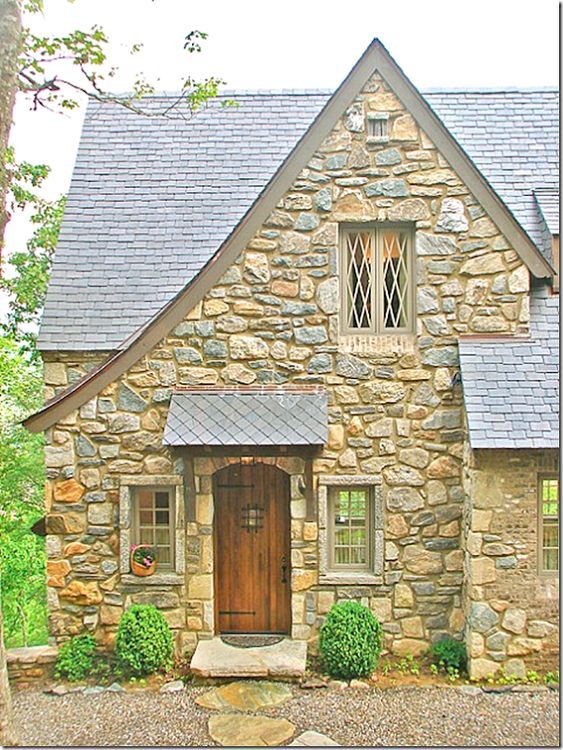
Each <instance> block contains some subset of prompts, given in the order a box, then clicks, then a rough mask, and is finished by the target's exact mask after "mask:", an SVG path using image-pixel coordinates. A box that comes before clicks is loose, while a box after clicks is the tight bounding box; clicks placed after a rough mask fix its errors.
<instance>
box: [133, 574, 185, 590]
mask: <svg viewBox="0 0 563 750" xmlns="http://www.w3.org/2000/svg"><path fill="white" fill-rule="evenodd" d="M121 583H123V584H126V585H129V586H182V585H183V584H184V576H182V575H178V573H174V572H172V571H170V573H153V575H152V576H134V575H132V574H128V573H125V574H122V575H121Z"/></svg>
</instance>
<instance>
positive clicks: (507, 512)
mask: <svg viewBox="0 0 563 750" xmlns="http://www.w3.org/2000/svg"><path fill="white" fill-rule="evenodd" d="M546 472H549V473H551V474H553V475H556V476H558V475H559V455H558V451H556V450H549V451H535V450H534V451H523V450H512V451H508V450H488V451H484V450H479V451H476V453H475V456H474V460H473V462H472V466H471V468H470V469H469V472H468V473H469V481H470V482H471V486H470V488H468V490H469V494H470V496H471V501H472V502H471V508H470V512H469V514H468V519H469V521H468V534H467V541H466V548H467V580H468V584H467V595H468V597H467V605H468V618H467V642H468V646H469V652H470V657H471V660H470V661H471V674H472V675H474V676H477V677H481V676H487V675H489V674H491V673H496V672H497V670H498V668H499V667H500V666H501V665H503V667H504V669H505V671H506V672H507V673H509V674H515V675H518V676H524V674H525V672H526V670H527V669H542V670H544V669H553V670H555V669H557V668H558V662H559V575H558V573H540V572H539V553H540V551H541V550H540V549H538V543H539V544H540V545H541V540H538V513H539V500H538V497H539V496H538V483H539V476H541V474H545V473H546Z"/></svg>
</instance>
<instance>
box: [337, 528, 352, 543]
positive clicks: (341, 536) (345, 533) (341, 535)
mask: <svg viewBox="0 0 563 750" xmlns="http://www.w3.org/2000/svg"><path fill="white" fill-rule="evenodd" d="M334 543H335V544H336V545H348V544H350V529H349V528H348V527H346V528H345V529H338V530H337V531H335V532H334Z"/></svg>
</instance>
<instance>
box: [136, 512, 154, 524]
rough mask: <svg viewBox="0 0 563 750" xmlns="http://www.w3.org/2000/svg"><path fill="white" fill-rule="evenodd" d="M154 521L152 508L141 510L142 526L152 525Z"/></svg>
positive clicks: (140, 520) (140, 519)
mask: <svg viewBox="0 0 563 750" xmlns="http://www.w3.org/2000/svg"><path fill="white" fill-rule="evenodd" d="M152 522H153V513H152V510H141V511H139V523H140V524H141V526H151V525H152Z"/></svg>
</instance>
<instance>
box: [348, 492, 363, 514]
mask: <svg viewBox="0 0 563 750" xmlns="http://www.w3.org/2000/svg"><path fill="white" fill-rule="evenodd" d="M350 516H351V517H352V518H365V516H366V493H365V490H354V491H352V492H351V493H350Z"/></svg>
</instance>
